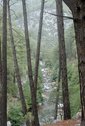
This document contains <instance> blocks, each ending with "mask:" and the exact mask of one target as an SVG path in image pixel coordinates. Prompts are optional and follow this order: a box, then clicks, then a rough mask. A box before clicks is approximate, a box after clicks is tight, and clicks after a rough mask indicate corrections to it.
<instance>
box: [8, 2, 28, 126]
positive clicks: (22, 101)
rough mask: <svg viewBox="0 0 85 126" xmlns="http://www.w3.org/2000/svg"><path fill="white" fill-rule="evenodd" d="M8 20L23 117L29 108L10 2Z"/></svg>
mask: <svg viewBox="0 0 85 126" xmlns="http://www.w3.org/2000/svg"><path fill="white" fill-rule="evenodd" d="M8 18H9V32H10V38H11V47H12V52H13V58H14V68H15V74H16V79H17V83H18V88H19V94H20V100H21V105H22V112H23V115H24V116H25V115H26V114H27V107H26V102H25V97H24V94H23V89H22V82H21V76H20V70H19V65H18V61H17V56H16V48H15V44H14V37H13V31H12V22H11V13H10V5H9V1H8ZM26 125H27V126H30V123H29V121H27V122H26Z"/></svg>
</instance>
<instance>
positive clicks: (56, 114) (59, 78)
mask: <svg viewBox="0 0 85 126" xmlns="http://www.w3.org/2000/svg"><path fill="white" fill-rule="evenodd" d="M59 45H60V44H59ZM60 54H61V52H60V48H59V75H58V86H57V95H56V105H55V115H54V119H57V116H58V102H59V91H60V80H61V57H60Z"/></svg>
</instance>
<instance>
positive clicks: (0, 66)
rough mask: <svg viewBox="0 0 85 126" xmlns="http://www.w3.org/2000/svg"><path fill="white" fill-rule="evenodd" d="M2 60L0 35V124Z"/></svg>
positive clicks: (0, 118)
mask: <svg viewBox="0 0 85 126" xmlns="http://www.w3.org/2000/svg"><path fill="white" fill-rule="evenodd" d="M1 121H2V61H1V36H0V126H1V125H2V122H1Z"/></svg>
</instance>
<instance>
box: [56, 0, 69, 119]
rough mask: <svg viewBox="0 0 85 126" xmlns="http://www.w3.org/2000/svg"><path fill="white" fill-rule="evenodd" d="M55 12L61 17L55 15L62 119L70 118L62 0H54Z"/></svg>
mask: <svg viewBox="0 0 85 126" xmlns="http://www.w3.org/2000/svg"><path fill="white" fill-rule="evenodd" d="M56 12H57V14H58V15H61V16H62V17H57V24H58V39H59V44H60V46H59V47H60V52H61V54H60V55H61V56H60V57H61V76H62V94H63V105H64V120H67V119H70V118H71V111H70V101H69V91H68V79H67V62H66V50H65V40H64V23H63V10H62V0H56Z"/></svg>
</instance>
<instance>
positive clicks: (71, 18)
mask: <svg viewBox="0 0 85 126" xmlns="http://www.w3.org/2000/svg"><path fill="white" fill-rule="evenodd" d="M45 13H48V14H51V15H53V16H57V17H62V18H68V19H70V20H75V18H73V17H69V16H61V15H57V14H53V13H50V12H46V11H45Z"/></svg>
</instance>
